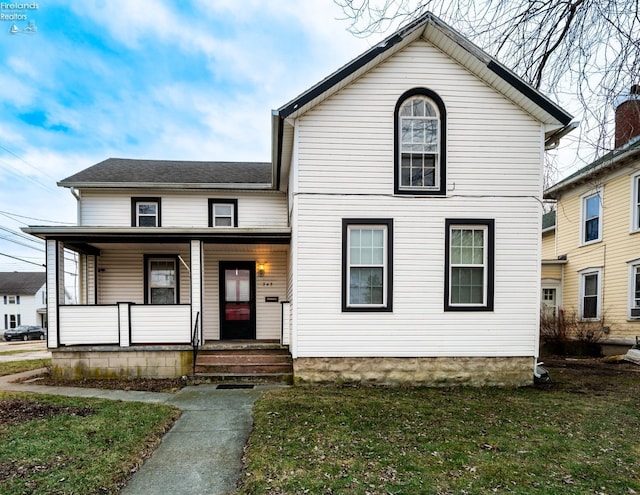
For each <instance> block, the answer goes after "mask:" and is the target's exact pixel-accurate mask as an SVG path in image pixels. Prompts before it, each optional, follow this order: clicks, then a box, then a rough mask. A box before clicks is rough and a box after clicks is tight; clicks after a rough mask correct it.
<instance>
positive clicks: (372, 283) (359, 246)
mask: <svg viewBox="0 0 640 495" xmlns="http://www.w3.org/2000/svg"><path fill="white" fill-rule="evenodd" d="M392 239H393V220H391V219H343V221H342V251H343V254H342V256H343V262H342V310H343V311H391V310H392V297H391V294H392V284H393V278H392V273H393V267H392V259H393V257H392V251H393V248H392V245H391V242H392Z"/></svg>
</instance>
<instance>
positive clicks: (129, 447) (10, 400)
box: [0, 392, 179, 495]
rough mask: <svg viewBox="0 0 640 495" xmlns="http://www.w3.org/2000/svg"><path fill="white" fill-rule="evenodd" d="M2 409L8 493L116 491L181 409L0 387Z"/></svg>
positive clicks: (0, 467)
mask: <svg viewBox="0 0 640 495" xmlns="http://www.w3.org/2000/svg"><path fill="white" fill-rule="evenodd" d="M0 411H2V417H0V492H1V493H2V494H5V495H13V494H16V495H18V494H20V495H22V494H41V493H42V494H116V493H118V490H119V488H120V487H121V486H122V484H123V483H124V481H125V480H126V479H127V478H128V477H129V476H130V474H131V473H132V472H133V471H134V470H135V468H136V466H138V465H139V464H140V463H141V460H142V459H143V457H144V456H146V455H149V454H150V453H151V452H152V451H153V449H154V448H155V446H156V445H157V444H158V442H159V441H160V438H161V437H162V435H163V433H164V432H165V431H166V430H167V429H168V428H169V427H170V425H171V424H172V423H173V421H174V420H175V418H177V416H178V414H179V413H178V411H177V410H175V409H173V408H171V407H169V406H164V405H155V404H142V403H133V402H131V403H128V402H117V401H107V400H97V399H78V398H70V397H58V396H43V395H35V394H9V393H1V392H0ZM16 417H17V418H18V420H19V422H17V423H16V422H15V421H14V422H12V421H11V419H12V418H14V419H15V418H16ZM29 419H30V420H29ZM23 420H28V421H23Z"/></svg>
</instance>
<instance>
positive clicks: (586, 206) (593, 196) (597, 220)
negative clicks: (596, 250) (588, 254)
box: [582, 192, 602, 244]
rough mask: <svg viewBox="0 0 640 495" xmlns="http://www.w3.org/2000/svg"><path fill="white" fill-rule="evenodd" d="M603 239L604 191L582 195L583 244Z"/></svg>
mask: <svg viewBox="0 0 640 495" xmlns="http://www.w3.org/2000/svg"><path fill="white" fill-rule="evenodd" d="M600 239H602V193H600V192H596V193H590V194H587V195H585V196H583V197H582V244H589V243H591V242H596V241H599V240H600Z"/></svg>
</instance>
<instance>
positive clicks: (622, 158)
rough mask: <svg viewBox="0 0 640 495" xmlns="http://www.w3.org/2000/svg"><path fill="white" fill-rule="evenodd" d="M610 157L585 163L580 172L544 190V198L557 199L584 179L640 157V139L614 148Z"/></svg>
mask: <svg viewBox="0 0 640 495" xmlns="http://www.w3.org/2000/svg"><path fill="white" fill-rule="evenodd" d="M610 155H611V156H610V159H607V155H605V156H604V157H602V158H600V159H598V160H596V161H595V162H593V163H591V164H590V165H587V166H586V167H585V168H584V169H583V171H582V172H580V171H578V172H576V173H575V174H573V175H571V176H569V177H567V178H566V179H564V180H562V181H560V182H558V183H557V184H554V185H553V186H551V187H549V188H548V189H547V190H545V192H544V196H543V197H544V199H556V200H557V199H559V197H560V196H561V195H562V193H564V192H565V191H567V190H569V189H572V188H574V187H576V186H578V185H580V184H582V183H584V182H585V181H587V180H589V179H591V178H592V177H594V176H596V175H598V174H600V173H602V172H605V171H607V170H609V169H612V168H615V167H622V166H624V165H625V164H626V163H627V162H628V161H630V160H633V159H637V158H640V141H639V142H638V146H634V147H632V148H630V149H627V150H624V151H622V150H614V151H612V152H611V153H610ZM599 161H601V162H602V163H599V164H598V165H596V166H592V165H593V164H594V163H598V162H599Z"/></svg>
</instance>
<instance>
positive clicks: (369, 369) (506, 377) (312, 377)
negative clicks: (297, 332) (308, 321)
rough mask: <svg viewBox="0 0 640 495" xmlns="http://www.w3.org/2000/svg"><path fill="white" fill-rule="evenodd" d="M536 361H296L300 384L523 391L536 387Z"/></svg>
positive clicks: (382, 358)
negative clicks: (456, 386)
mask: <svg viewBox="0 0 640 495" xmlns="http://www.w3.org/2000/svg"><path fill="white" fill-rule="evenodd" d="M534 365H535V359H534V358H533V357H416V358H392V357H370V358H366V357H356V358H354V357H341V358H298V359H295V360H294V361H293V373H294V377H295V378H294V380H295V383H296V384H313V383H337V384H364V385H384V386H399V385H411V386H430V387H448V386H452V385H458V386H461V385H467V386H497V387H521V386H527V385H532V384H533V369H534Z"/></svg>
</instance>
